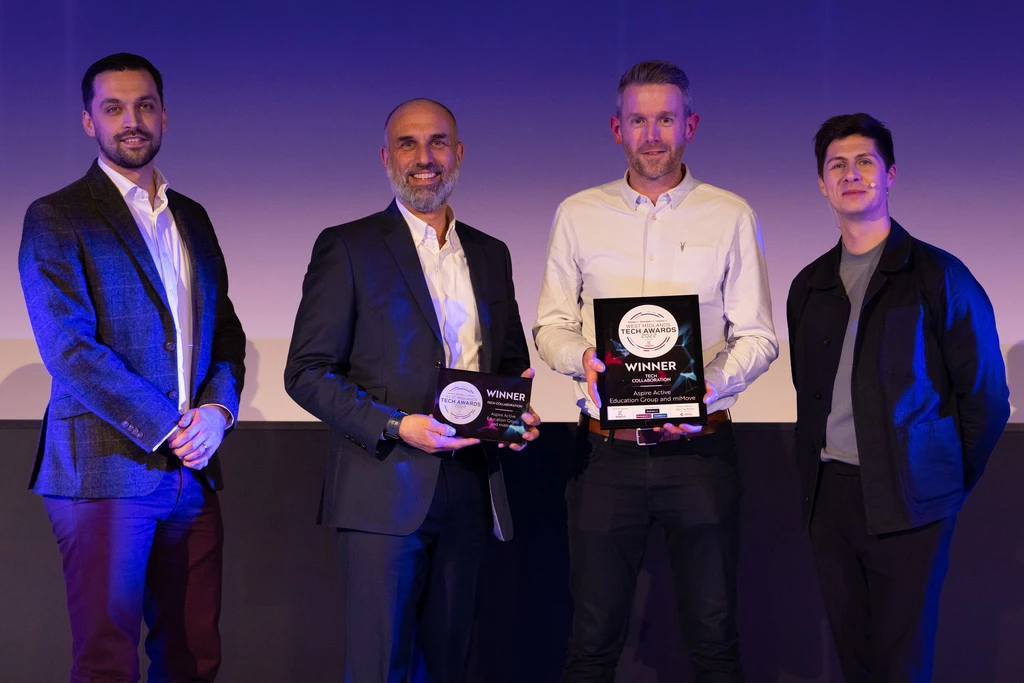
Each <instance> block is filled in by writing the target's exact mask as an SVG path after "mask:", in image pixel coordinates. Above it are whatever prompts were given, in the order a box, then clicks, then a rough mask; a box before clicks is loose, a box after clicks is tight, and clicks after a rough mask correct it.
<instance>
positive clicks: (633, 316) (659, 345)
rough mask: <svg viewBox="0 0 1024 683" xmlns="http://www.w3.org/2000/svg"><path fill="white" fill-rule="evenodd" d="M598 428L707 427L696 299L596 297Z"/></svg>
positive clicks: (682, 297) (691, 296)
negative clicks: (601, 367) (599, 364)
mask: <svg viewBox="0 0 1024 683" xmlns="http://www.w3.org/2000/svg"><path fill="white" fill-rule="evenodd" d="M594 324H595V330H596V333H597V358H598V360H600V361H601V362H602V363H604V365H605V371H604V372H603V373H601V374H599V375H598V380H597V390H598V393H599V394H600V395H601V429H625V428H634V427H657V426H659V425H663V424H665V423H666V422H671V423H673V424H680V423H683V422H685V423H687V424H707V420H708V413H707V406H705V405H704V391H705V389H704V363H703V353H702V346H701V340H700V308H699V301H698V297H697V296H696V295H685V296H659V297H635V298H620V299H594Z"/></svg>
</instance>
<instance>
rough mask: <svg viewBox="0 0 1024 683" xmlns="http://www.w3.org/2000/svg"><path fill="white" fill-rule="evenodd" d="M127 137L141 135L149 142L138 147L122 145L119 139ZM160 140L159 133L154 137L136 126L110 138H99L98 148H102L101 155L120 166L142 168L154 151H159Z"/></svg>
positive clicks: (154, 155)
mask: <svg viewBox="0 0 1024 683" xmlns="http://www.w3.org/2000/svg"><path fill="white" fill-rule="evenodd" d="M128 137H141V138H143V139H144V140H146V141H147V142H148V143H149V144H148V145H146V146H143V147H140V148H139V149H128V148H126V147H122V146H121V140H122V139H124V138H128ZM160 140H161V138H160V136H159V135H157V136H156V138H155V139H154V136H152V135H150V134H148V133H144V132H142V131H141V130H139V129H137V128H136V129H135V130H130V131H127V132H124V133H119V134H118V135H115V136H114V137H113V138H111V139H107V140H100V149H102V150H103V155H104V156H106V157H107V159H109V160H110V161H112V162H113V163H114V164H116V165H117V166H120V167H121V168H131V169H135V168H142V167H143V166H145V165H146V164H148V163H149V162H151V161H153V159H154V158H155V157H156V153H157V152H159V151H160Z"/></svg>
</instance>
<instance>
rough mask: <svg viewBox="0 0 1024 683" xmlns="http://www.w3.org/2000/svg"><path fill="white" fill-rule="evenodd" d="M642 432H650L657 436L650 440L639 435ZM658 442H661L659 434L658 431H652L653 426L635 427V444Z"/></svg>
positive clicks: (654, 443) (651, 444)
mask: <svg viewBox="0 0 1024 683" xmlns="http://www.w3.org/2000/svg"><path fill="white" fill-rule="evenodd" d="M644 433H650V434H655V435H658V438H657V439H655V440H653V441H650V440H648V439H646V438H641V436H640V435H641V434H644ZM660 442H661V435H659V434H658V432H656V431H654V428H653V427H637V428H636V445H637V446H654V445H656V444H658V443H660Z"/></svg>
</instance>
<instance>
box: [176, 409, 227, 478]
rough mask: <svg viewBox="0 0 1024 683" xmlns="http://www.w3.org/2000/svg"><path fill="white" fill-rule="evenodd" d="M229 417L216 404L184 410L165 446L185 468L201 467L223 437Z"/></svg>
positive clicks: (207, 461)
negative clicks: (169, 448) (168, 447)
mask: <svg viewBox="0 0 1024 683" xmlns="http://www.w3.org/2000/svg"><path fill="white" fill-rule="evenodd" d="M227 424H228V418H227V416H226V415H225V414H224V412H223V410H222V409H221V408H218V407H217V406H200V407H198V408H192V409H191V410H186V411H185V412H184V413H183V414H182V416H181V419H180V420H178V428H177V430H175V432H174V433H173V434H171V437H170V439H168V441H167V445H168V446H170V447H171V452H173V453H174V454H175V455H176V456H178V457H179V458H180V459H181V462H182V464H183V465H185V467H190V468H192V469H194V470H201V469H203V468H204V467H206V465H207V464H208V463H209V462H210V458H212V457H213V454H214V453H216V452H217V449H218V448H219V447H220V444H221V441H223V440H224V430H225V429H226V428H227Z"/></svg>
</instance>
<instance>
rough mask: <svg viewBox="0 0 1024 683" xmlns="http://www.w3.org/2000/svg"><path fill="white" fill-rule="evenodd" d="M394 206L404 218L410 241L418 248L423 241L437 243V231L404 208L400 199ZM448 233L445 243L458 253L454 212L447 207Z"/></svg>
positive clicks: (458, 245)
mask: <svg viewBox="0 0 1024 683" xmlns="http://www.w3.org/2000/svg"><path fill="white" fill-rule="evenodd" d="M395 204H397V205H398V210H399V211H401V212H402V216H404V217H405V222H406V224H407V225H408V226H409V231H410V232H412V240H413V242H415V243H416V246H417V247H418V246H419V245H421V244H422V243H423V242H424V241H425V240H429V239H431V238H433V239H434V241H437V231H436V230H434V228H433V227H431V225H430V224H429V223H427V222H426V221H424V220H423V219H421V218H420V217H418V216H416V215H415V214H413V213H412V212H411V211H409V209H407V208H406V207H405V204H403V203H402V200H401V199H397V198H396V199H395ZM448 216H449V220H448V233H447V241H449V242H451V243H452V249H454V250H455V251H458V250H460V249H462V242H460V241H459V234H458V233H457V232H456V231H455V211H453V210H452V208H451V207H450V206H449V207H448Z"/></svg>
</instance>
